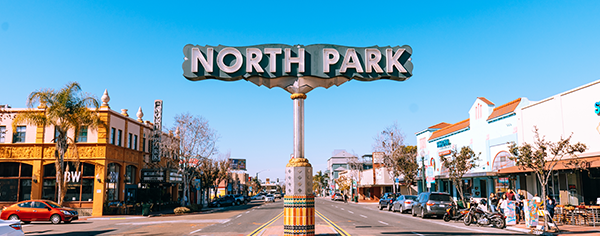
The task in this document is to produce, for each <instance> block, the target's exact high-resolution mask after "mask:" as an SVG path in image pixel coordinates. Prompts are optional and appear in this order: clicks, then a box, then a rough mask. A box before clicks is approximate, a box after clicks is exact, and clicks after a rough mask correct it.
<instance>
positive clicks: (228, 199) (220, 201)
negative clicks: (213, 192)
mask: <svg viewBox="0 0 600 236" xmlns="http://www.w3.org/2000/svg"><path fill="white" fill-rule="evenodd" d="M209 205H210V206H215V207H221V206H235V198H233V196H231V195H225V196H223V197H220V198H217V199H215V200H214V201H212V202H211V203H210V204H209Z"/></svg>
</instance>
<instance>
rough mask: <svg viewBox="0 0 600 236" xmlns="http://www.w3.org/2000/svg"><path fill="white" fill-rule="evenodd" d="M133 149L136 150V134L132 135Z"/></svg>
mask: <svg viewBox="0 0 600 236" xmlns="http://www.w3.org/2000/svg"><path fill="white" fill-rule="evenodd" d="M133 150H136V151H137V150H138V136H137V134H134V135H133Z"/></svg>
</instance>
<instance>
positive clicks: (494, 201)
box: [489, 193, 498, 212]
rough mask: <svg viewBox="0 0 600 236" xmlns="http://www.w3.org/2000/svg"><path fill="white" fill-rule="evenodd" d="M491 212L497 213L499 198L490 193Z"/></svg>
mask: <svg viewBox="0 0 600 236" xmlns="http://www.w3.org/2000/svg"><path fill="white" fill-rule="evenodd" d="M489 202H490V210H491V211H492V212H496V211H497V210H496V208H497V207H498V197H496V194H495V193H490V200H489Z"/></svg>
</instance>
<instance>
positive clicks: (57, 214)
mask: <svg viewBox="0 0 600 236" xmlns="http://www.w3.org/2000/svg"><path fill="white" fill-rule="evenodd" d="M0 219H2V220H21V221H23V223H25V224H28V223H29V222H31V221H50V222H52V223H53V224H58V223H60V222H61V221H62V222H64V223H71V221H73V220H77V219H79V214H78V213H77V211H76V210H74V209H71V208H66V207H62V206H60V205H58V203H56V202H53V201H50V200H28V201H22V202H18V203H15V204H13V205H11V206H9V207H7V208H5V209H4V210H2V213H1V214H0Z"/></svg>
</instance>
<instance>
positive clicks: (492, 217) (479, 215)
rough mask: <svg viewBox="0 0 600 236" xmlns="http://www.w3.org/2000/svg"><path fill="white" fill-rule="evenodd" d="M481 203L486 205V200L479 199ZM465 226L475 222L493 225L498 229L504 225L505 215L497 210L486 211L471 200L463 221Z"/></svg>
mask: <svg viewBox="0 0 600 236" xmlns="http://www.w3.org/2000/svg"><path fill="white" fill-rule="evenodd" d="M481 205H484V206H485V205H486V200H485V199H482V200H481ZM463 222H464V223H465V225H466V226H469V225H470V224H474V223H477V224H478V225H479V226H486V225H490V224H491V225H493V226H494V227H496V228H498V229H504V228H505V227H506V217H505V216H504V215H503V214H502V213H498V212H486V211H484V210H482V209H481V208H480V207H479V204H477V202H475V201H471V207H470V208H469V212H467V214H466V215H465V218H464V221H463Z"/></svg>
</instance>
